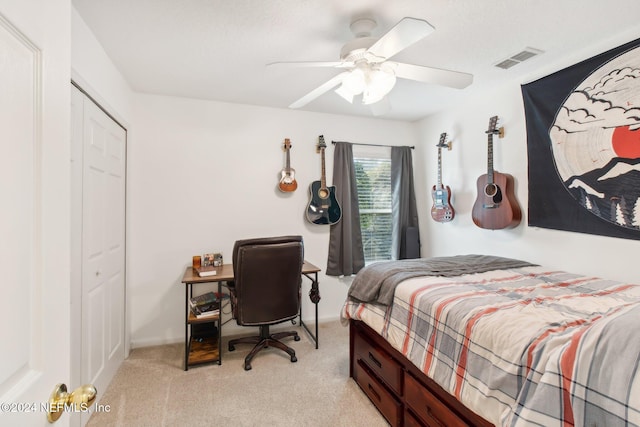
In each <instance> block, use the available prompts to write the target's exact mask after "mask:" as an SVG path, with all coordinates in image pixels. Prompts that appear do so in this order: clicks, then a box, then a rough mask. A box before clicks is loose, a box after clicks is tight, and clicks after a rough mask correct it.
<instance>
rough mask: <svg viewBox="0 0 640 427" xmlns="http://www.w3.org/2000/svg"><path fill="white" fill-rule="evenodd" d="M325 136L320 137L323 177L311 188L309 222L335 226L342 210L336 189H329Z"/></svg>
mask: <svg viewBox="0 0 640 427" xmlns="http://www.w3.org/2000/svg"><path fill="white" fill-rule="evenodd" d="M325 148H327V145H326V144H325V143H324V136H322V135H320V137H319V141H318V149H319V150H320V156H321V158H322V175H321V177H320V181H313V182H312V183H311V185H310V186H309V205H308V206H307V220H308V221H309V222H311V223H313V224H335V223H336V222H338V221H340V218H341V217H342V210H341V209H340V205H339V204H338V201H337V200H336V187H334V186H331V187H327V179H326V177H325V167H324V150H325Z"/></svg>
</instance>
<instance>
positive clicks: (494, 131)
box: [484, 126, 504, 139]
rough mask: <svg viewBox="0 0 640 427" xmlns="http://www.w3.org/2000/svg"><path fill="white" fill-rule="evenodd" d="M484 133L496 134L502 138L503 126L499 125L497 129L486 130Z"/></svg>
mask: <svg viewBox="0 0 640 427" xmlns="http://www.w3.org/2000/svg"><path fill="white" fill-rule="evenodd" d="M484 133H486V134H493V135H498V138H500V139H502V138H504V126H500V127H499V128H498V129H493V130H487V131H485V132H484Z"/></svg>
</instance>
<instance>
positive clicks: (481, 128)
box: [416, 32, 640, 283]
mask: <svg viewBox="0 0 640 427" xmlns="http://www.w3.org/2000/svg"><path fill="white" fill-rule="evenodd" d="M636 36H637V33H636V34H630V33H628V32H627V33H626V34H622V35H620V36H618V37H615V38H612V39H610V40H607V41H604V42H602V43H601V44H600V45H599V46H594V47H592V48H591V49H590V50H589V51H583V52H576V53H575V55H574V56H573V57H571V58H565V59H564V60H563V62H562V63H556V64H549V65H547V66H546V67H545V69H543V70H540V72H539V73H538V74H536V75H533V76H530V78H529V79H528V80H527V81H533V80H535V79H538V78H541V77H544V76H545V75H548V74H549V73H551V72H555V71H558V70H560V69H562V68H564V67H567V66H570V65H572V64H574V63H576V62H579V61H581V60H583V59H587V58H589V57H591V56H593V55H596V54H599V53H601V52H604V51H606V50H608V49H610V48H613V47H616V46H618V45H620V44H623V43H625V42H628V41H630V40H633V38H634V37H636ZM527 81H522V82H520V81H518V82H505V84H504V85H503V86H502V87H495V88H492V91H491V92H488V93H485V94H483V95H481V96H477V97H475V98H474V99H468V100H467V102H465V103H462V104H460V105H459V106H457V107H456V108H455V109H451V110H449V111H445V112H442V113H440V114H438V115H436V116H432V117H429V118H427V119H424V120H422V121H421V122H419V123H417V127H418V133H419V140H420V143H421V144H425V145H426V146H427V147H428V149H427V148H425V149H424V150H422V151H420V152H418V153H416V154H418V155H420V154H422V155H423V157H421V158H419V159H417V160H416V161H419V162H422V164H423V165H425V167H424V168H422V169H420V168H418V171H417V173H418V174H420V175H422V176H420V175H418V176H416V181H417V182H418V183H422V184H421V186H420V188H419V189H417V191H418V193H419V194H421V195H424V196H425V197H428V203H429V205H430V204H431V203H432V202H431V197H430V191H431V186H432V185H433V184H434V183H435V182H436V171H437V149H436V147H435V145H436V144H437V142H438V138H439V135H440V134H441V133H442V132H447V133H448V134H449V137H450V139H451V140H452V141H453V149H452V151H446V150H444V151H443V154H442V157H443V178H442V179H443V183H444V184H446V185H449V186H450V187H451V191H452V193H453V199H452V205H453V206H454V208H455V210H456V217H455V219H454V220H453V221H452V222H450V223H445V224H441V223H436V222H435V221H433V220H431V219H430V218H429V219H428V220H427V221H423V224H424V225H425V226H424V227H422V229H421V239H422V244H423V255H431V256H444V255H453V254H464V253H489V254H495V255H501V256H510V257H514V258H520V259H525V260H529V261H532V262H536V263H539V264H543V265H547V266H549V267H552V268H559V269H564V270H569V271H573V272H577V273H584V274H589V275H596V276H600V277H607V278H612V279H618V280H622V281H633V282H636V283H640V275H639V274H638V269H637V267H635V266H634V264H633V262H634V259H635V258H636V257H637V256H636V253H637V250H638V248H640V242H638V241H636V240H627V239H618V238H610V237H603V236H595V235H588V234H581V233H572V232H564V231H556V230H548V229H541V228H533V227H528V226H527V209H528V205H527V192H528V190H527V185H528V184H527V168H528V165H527V152H526V150H527V146H526V143H527V134H526V129H525V117H524V107H523V103H522V96H521V87H520V85H521V84H523V83H526V82H527ZM494 115H498V116H499V117H500V119H501V123H500V124H499V126H504V128H505V138H504V139H499V138H497V137H494V167H495V169H496V170H498V171H500V172H503V173H509V174H511V175H513V176H514V178H515V181H516V191H515V193H516V197H517V199H518V200H519V202H520V206H521V208H522V210H523V220H522V222H521V223H520V225H519V226H518V227H516V228H514V229H511V230H496V231H490V230H484V229H481V228H478V227H476V226H475V225H474V224H473V221H472V219H471V210H472V207H473V203H474V201H475V198H476V194H477V191H476V179H477V178H478V176H480V175H482V174H485V173H486V171H487V136H486V134H485V133H484V132H485V131H486V130H487V128H488V124H489V118H490V117H491V116H494ZM423 207H424V205H423ZM423 212H424V211H423ZM427 215H429V213H428V212H424V215H423V217H424V218H427ZM425 249H426V250H425ZM424 252H426V253H424Z"/></svg>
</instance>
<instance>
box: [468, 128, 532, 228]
mask: <svg viewBox="0 0 640 427" xmlns="http://www.w3.org/2000/svg"><path fill="white" fill-rule="evenodd" d="M497 123H498V116H493V117H491V119H489V129H488V130H487V132H486V133H487V135H488V142H487V173H486V174H485V175H481V176H480V177H478V181H477V189H478V196H477V198H476V201H475V203H474V204H473V210H472V213H471V216H472V217H473V222H474V223H475V224H476V225H477V226H478V227H480V228H487V229H490V230H498V229H501V228H512V227H515V226H516V225H518V224H519V223H520V219H521V218H522V213H521V212H520V206H519V205H518V201H517V200H516V198H515V195H514V193H513V191H514V180H513V177H512V176H511V175H509V174H505V173H500V172H498V171H495V170H494V169H493V135H495V134H498V135H499V136H500V137H502V136H503V135H504V128H500V129H497V128H496V125H497Z"/></svg>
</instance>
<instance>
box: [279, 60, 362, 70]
mask: <svg viewBox="0 0 640 427" xmlns="http://www.w3.org/2000/svg"><path fill="white" fill-rule="evenodd" d="M353 66H354V64H353V62H344V61H332V62H314V61H308V62H305V61H302V62H271V63H269V64H267V67H295V68H300V67H335V68H349V67H353Z"/></svg>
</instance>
